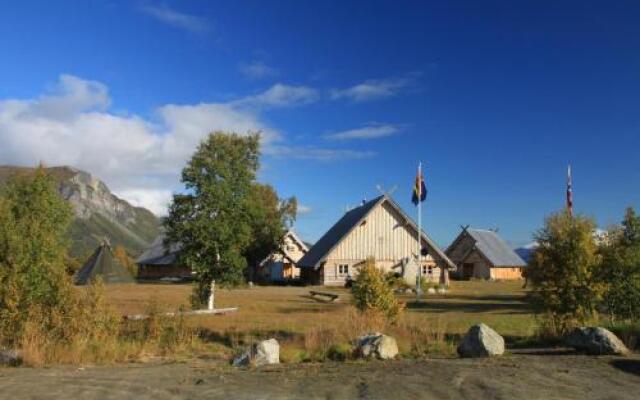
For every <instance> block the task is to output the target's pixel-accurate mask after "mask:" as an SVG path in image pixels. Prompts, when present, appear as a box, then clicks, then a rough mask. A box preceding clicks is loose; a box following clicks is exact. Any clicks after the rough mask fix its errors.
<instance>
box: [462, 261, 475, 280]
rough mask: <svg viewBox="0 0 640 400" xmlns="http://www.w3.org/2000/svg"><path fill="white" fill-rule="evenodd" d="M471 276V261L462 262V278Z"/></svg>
mask: <svg viewBox="0 0 640 400" xmlns="http://www.w3.org/2000/svg"><path fill="white" fill-rule="evenodd" d="M472 276H473V263H464V264H463V265H462V277H463V278H464V279H471V277H472Z"/></svg>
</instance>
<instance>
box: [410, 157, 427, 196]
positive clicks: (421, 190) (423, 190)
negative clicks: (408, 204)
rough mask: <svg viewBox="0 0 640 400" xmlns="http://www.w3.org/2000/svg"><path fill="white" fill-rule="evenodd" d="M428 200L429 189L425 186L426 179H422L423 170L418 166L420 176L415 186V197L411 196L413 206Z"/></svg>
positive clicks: (417, 176) (417, 177)
mask: <svg viewBox="0 0 640 400" xmlns="http://www.w3.org/2000/svg"><path fill="white" fill-rule="evenodd" d="M426 198H427V187H426V186H425V184H424V179H423V177H422V168H421V166H418V175H416V183H415V185H414V186H413V195H412V196H411V201H412V202H413V204H415V205H418V204H419V203H420V202H422V201H424V200H425V199H426Z"/></svg>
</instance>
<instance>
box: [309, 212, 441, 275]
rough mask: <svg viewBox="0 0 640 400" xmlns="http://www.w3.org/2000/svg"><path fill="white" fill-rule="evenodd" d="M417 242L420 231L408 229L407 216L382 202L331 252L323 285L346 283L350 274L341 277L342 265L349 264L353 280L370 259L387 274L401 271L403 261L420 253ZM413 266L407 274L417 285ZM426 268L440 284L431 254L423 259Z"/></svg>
mask: <svg viewBox="0 0 640 400" xmlns="http://www.w3.org/2000/svg"><path fill="white" fill-rule="evenodd" d="M417 241H418V235H417V232H414V231H413V229H411V228H410V227H409V225H408V224H407V222H406V220H405V219H404V217H403V216H402V215H401V214H400V213H398V212H397V211H396V210H395V209H394V208H393V207H392V206H391V205H389V204H388V203H387V202H383V203H382V204H381V205H380V206H378V207H376V208H374V209H373V210H372V211H371V213H369V215H368V216H367V218H366V219H365V220H363V221H362V222H361V223H360V224H359V225H358V226H356V227H355V228H354V229H353V230H352V231H351V232H350V233H349V234H348V235H347V236H346V237H345V238H344V240H343V241H342V242H340V243H339V244H338V245H337V246H336V247H335V248H334V249H333V250H332V251H331V252H330V253H329V255H328V256H327V258H326V261H325V263H324V265H323V267H322V271H321V274H320V275H321V278H322V284H324V285H342V284H344V283H345V281H346V278H347V275H345V274H342V275H341V274H339V271H338V268H339V265H348V266H349V275H350V276H351V277H352V278H353V277H355V276H357V266H358V265H359V264H361V263H362V262H363V261H364V260H366V259H367V258H369V257H373V258H375V260H376V265H377V266H378V267H380V268H382V269H384V270H385V271H392V270H395V271H397V272H400V271H401V268H400V265H401V263H402V260H403V259H411V258H412V257H414V256H415V254H416V252H417V251H418V249H417V247H418V243H417ZM422 242H423V243H422V244H423V246H426V245H427V243H426V241H425V240H424V239H423V241H422ZM412 265H414V267H413V268H412V269H411V270H407V271H406V273H405V277H406V279H407V281H408V283H411V284H413V283H415V281H414V279H415V276H416V272H417V271H416V270H415V264H412ZM423 265H425V269H427V268H428V267H429V266H430V267H432V269H431V270H432V280H433V281H435V282H437V281H438V280H439V278H440V268H439V267H437V266H436V263H435V261H434V259H433V258H432V257H431V256H430V255H428V256H426V257H423ZM394 267H398V268H395V269H394ZM427 278H428V277H427Z"/></svg>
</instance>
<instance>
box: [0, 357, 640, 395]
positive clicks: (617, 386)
mask: <svg viewBox="0 0 640 400" xmlns="http://www.w3.org/2000/svg"><path fill="white" fill-rule="evenodd" d="M638 396H640V357H639V356H637V355H635V356H633V357H631V358H618V357H590V356H584V355H530V354H515V355H510V356H505V357H503V358H500V359H475V360H471V359H456V358H451V359H427V360H400V361H390V362H369V363H346V364H340V363H324V364H301V365H281V366H275V367H266V368H262V369H257V370H234V369H232V368H231V367H228V366H223V365H220V364H211V363H206V362H199V361H194V362H190V363H186V364H164V365H161V364H130V365H120V366H114V367H84V368H80V369H79V368H71V367H56V368H49V369H30V368H5V369H0V398H1V399H140V400H145V399H149V400H151V399H153V400H162V399H251V400H256V399H301V398H304V399H439V400H442V399H545V400H548V399H638V398H639V397H638Z"/></svg>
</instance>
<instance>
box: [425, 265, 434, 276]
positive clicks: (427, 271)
mask: <svg viewBox="0 0 640 400" xmlns="http://www.w3.org/2000/svg"><path fill="white" fill-rule="evenodd" d="M422 275H433V267H432V266H431V265H429V266H427V265H423V266H422Z"/></svg>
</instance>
